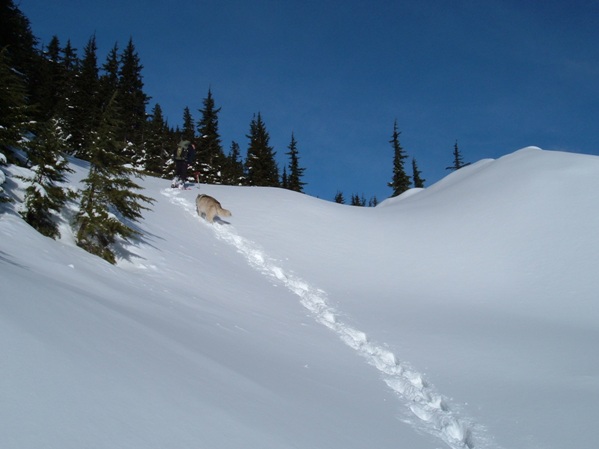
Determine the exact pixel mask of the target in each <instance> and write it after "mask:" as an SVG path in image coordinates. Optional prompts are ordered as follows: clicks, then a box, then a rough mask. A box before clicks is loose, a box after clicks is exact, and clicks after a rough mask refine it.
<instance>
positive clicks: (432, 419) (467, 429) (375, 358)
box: [162, 189, 491, 449]
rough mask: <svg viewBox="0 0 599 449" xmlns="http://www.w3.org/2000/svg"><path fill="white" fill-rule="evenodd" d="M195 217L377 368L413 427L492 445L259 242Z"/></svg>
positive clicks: (456, 448)
mask: <svg viewBox="0 0 599 449" xmlns="http://www.w3.org/2000/svg"><path fill="white" fill-rule="evenodd" d="M179 193H180V191H178V190H173V189H164V190H162V194H163V195H164V196H166V197H168V198H169V199H170V201H171V202H172V203H174V204H176V205H179V206H182V207H183V208H184V209H185V210H186V211H187V212H188V213H189V214H191V215H193V216H197V213H196V208H195V204H192V202H190V201H188V200H187V199H185V198H182V197H179V196H178V195H179ZM199 221H200V222H201V223H203V224H204V225H205V226H209V227H211V228H212V229H213V230H214V234H215V235H216V237H217V238H218V239H220V240H222V241H224V242H226V243H228V244H230V245H232V246H234V247H235V248H236V249H237V251H238V252H239V253H241V254H242V255H243V256H244V257H245V258H246V259H247V262H248V263H249V265H250V266H252V267H253V268H254V269H256V270H257V271H259V272H261V273H262V274H264V275H265V276H268V277H272V278H274V279H276V281H277V282H280V283H281V284H283V285H284V286H285V287H286V288H288V289H289V290H290V291H292V292H293V293H294V294H296V295H297V296H299V298H300V302H301V304H302V305H303V306H304V307H305V308H306V309H308V310H309V311H310V312H311V314H312V315H313V317H314V319H315V320H316V321H317V322H319V323H321V324H323V325H324V326H326V327H328V328H329V329H331V330H333V331H334V332H335V333H336V334H337V335H338V336H339V337H340V338H341V340H342V341H343V342H344V343H345V344H347V345H348V346H349V347H351V348H352V349H354V350H355V351H356V352H357V353H358V354H359V355H360V356H362V357H364V358H365V359H366V360H367V362H368V363H369V364H370V365H372V366H374V367H375V368H376V369H378V370H379V371H380V372H381V373H382V377H383V380H384V382H385V383H386V384H387V386H388V387H389V388H391V390H393V391H394V392H395V393H397V395H398V396H399V397H400V398H401V399H402V402H403V403H404V404H405V405H406V406H407V407H408V409H409V411H410V412H411V416H412V419H409V420H408V422H409V423H410V424H411V425H413V426H414V427H415V428H417V429H418V430H423V431H425V432H427V433H429V434H432V435H434V436H436V437H438V438H440V439H441V440H442V441H444V442H445V443H446V444H447V445H448V446H449V447H450V448H452V449H483V448H489V447H491V446H490V442H489V441H486V440H487V438H485V437H484V435H483V431H482V429H481V428H480V427H479V426H477V425H475V424H474V423H473V422H472V421H471V420H468V419H466V418H464V417H460V416H458V414H457V413H456V412H454V411H452V409H451V408H450V407H449V404H448V400H447V399H446V398H445V397H444V396H442V395H440V394H439V393H438V392H436V391H435V389H434V387H433V386H431V385H430V384H429V383H428V382H427V381H426V380H425V379H424V378H423V376H422V374H420V373H419V372H417V371H415V370H414V369H413V368H411V367H410V366H409V364H408V363H406V362H401V361H399V360H397V358H396V357H395V355H394V354H393V353H392V352H391V351H389V350H388V349H385V348H384V347H382V346H381V345H378V344H375V343H373V342H371V341H369V340H368V337H367V336H366V334H365V333H364V332H361V331H359V330H357V329H354V328H352V327H351V326H348V325H347V324H345V323H343V322H341V321H339V319H338V317H339V315H340V314H339V313H338V312H337V311H336V310H335V309H334V308H333V307H331V306H330V305H329V304H328V302H327V294H326V293H325V292H324V291H322V290H320V289H318V288H315V287H312V286H311V285H310V284H309V283H307V282H305V281H303V280H302V279H300V278H298V277H297V276H295V275H293V274H289V273H286V272H285V271H284V270H283V269H282V268H281V267H280V266H278V265H277V263H276V261H275V260H273V259H271V258H270V257H268V255H266V254H265V253H264V251H263V250H262V249H260V247H259V246H258V245H257V244H255V243H254V242H251V241H250V240H248V239H246V238H244V237H242V236H240V235H239V234H237V232H236V231H235V229H234V228H233V226H231V225H226V226H225V225H221V224H218V223H215V224H213V225H212V224H209V223H208V222H206V221H204V220H202V219H199ZM413 418H416V420H415V419H413Z"/></svg>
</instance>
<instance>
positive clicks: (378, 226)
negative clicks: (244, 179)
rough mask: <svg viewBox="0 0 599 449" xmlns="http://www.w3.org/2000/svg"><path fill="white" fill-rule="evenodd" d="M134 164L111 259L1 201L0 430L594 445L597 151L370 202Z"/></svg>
mask: <svg viewBox="0 0 599 449" xmlns="http://www.w3.org/2000/svg"><path fill="white" fill-rule="evenodd" d="M74 168H75V169H76V170H77V171H76V173H74V174H73V175H72V177H71V178H72V182H73V183H76V182H78V179H81V177H82V176H83V175H84V174H85V165H84V164H81V163H77V164H76V165H74ZM3 169H7V171H9V172H11V171H16V170H21V169H17V168H15V167H8V168H6V167H3ZM143 185H144V187H145V189H146V190H145V191H144V194H147V195H149V196H152V197H153V198H155V199H156V203H155V205H154V206H153V210H152V211H151V212H149V213H147V214H146V217H145V220H144V221H143V222H142V223H140V230H141V231H142V232H143V233H144V237H143V238H142V239H141V240H140V241H138V242H135V243H134V244H132V245H127V246H125V247H123V248H121V249H120V251H119V256H120V259H119V263H118V264H117V265H116V266H112V265H109V264H107V263H105V262H103V261H102V260H100V259H98V258H96V257H93V256H91V255H89V254H87V253H85V252H83V251H82V250H80V249H79V248H77V247H76V246H74V244H73V239H72V235H70V234H69V231H68V226H66V225H63V226H62V227H61V231H62V234H63V237H62V239H61V240H60V241H58V242H56V241H53V240H50V239H48V238H45V237H43V236H41V235H39V234H37V233H36V232H35V231H33V230H32V229H31V228H30V227H29V226H27V225H26V224H25V223H24V222H23V221H22V220H21V219H20V218H19V217H18V215H17V214H16V213H15V211H14V210H13V209H14V207H16V206H15V205H13V206H6V205H5V206H3V207H5V208H8V209H7V210H6V212H5V213H3V214H2V215H0V233H1V236H2V237H1V243H0V266H1V268H0V286H1V287H0V288H1V291H0V295H1V299H0V350H1V354H2V358H1V360H2V361H1V362H0V372H1V373H2V375H1V376H0V447H7V448H32V449H33V448H36V449H37V448H40V447H44V448H61V449H63V448H80V447H86V448H114V447H119V448H139V449H142V448H144V449H147V448H156V449H158V448H165V447H169V448H240V447H255V448H278V449H280V448H315V447H320V448H331V449H334V448H343V449H348V448H366V447H377V448H411V449H420V448H422V449H424V448H429V449H432V448H440V447H451V448H505V449H507V448H516V447H519V448H525V447H526V448H547V449H558V448H559V449H562V448H564V447H593V446H594V445H596V443H597V438H596V435H595V432H594V423H595V421H596V419H597V417H598V416H599V413H598V412H597V411H596V402H597V400H598V399H599V359H598V357H597V355H596V348H595V346H596V342H597V341H599V304H598V301H597V298H596V292H597V291H598V290H599V280H598V279H597V276H596V267H597V266H598V262H599V236H598V233H597V229H599V213H598V212H597V211H598V210H599V195H597V192H599V158H598V157H595V156H583V155H577V154H568V153H561V152H549V151H543V150H539V149H537V148H526V149H523V150H520V151H517V152H515V153H513V154H509V155H507V156H505V157H503V158H501V159H498V160H484V161H480V162H478V163H477V164H473V165H471V166H468V167H465V168H463V169H461V170H459V171H457V172H455V173H452V174H451V175H449V176H447V177H446V178H445V179H443V180H442V181H440V182H439V183H437V184H435V185H433V186H431V187H429V188H427V189H423V190H414V191H410V192H407V193H406V194H404V195H402V196H400V197H398V198H393V199H389V200H386V201H384V202H383V203H381V204H380V205H379V206H378V207H376V208H357V207H351V206H342V205H338V204H334V203H330V202H326V201H322V200H318V199H315V198H311V197H308V196H305V195H301V194H297V193H293V192H289V191H284V190H280V189H270V188H248V187H245V188H242V187H224V186H208V185H202V186H199V188H200V190H198V188H197V187H198V186H194V188H193V189H192V190H173V189H169V188H167V187H168V181H165V180H159V179H150V178H147V179H146V180H145V181H144V182H143ZM4 187H5V190H6V191H7V192H9V193H10V194H11V195H13V197H15V198H17V199H18V198H19V197H22V186H20V185H19V183H18V181H15V180H14V179H13V178H10V177H9V178H8V180H7V183H6V184H5V186H4ZM199 192H202V193H207V194H209V195H212V196H214V197H216V198H217V199H218V200H219V201H220V202H221V203H222V204H223V206H224V207H226V208H227V209H230V210H231V211H232V213H233V216H232V217H228V218H226V221H223V220H221V221H220V222H217V223H216V224H214V225H209V224H207V223H206V222H203V221H201V220H199V219H198V217H197V216H196V214H195V205H194V200H195V196H196V195H197V194H198V193H199ZM11 207H12V208H13V209H11ZM71 212H72V211H71Z"/></svg>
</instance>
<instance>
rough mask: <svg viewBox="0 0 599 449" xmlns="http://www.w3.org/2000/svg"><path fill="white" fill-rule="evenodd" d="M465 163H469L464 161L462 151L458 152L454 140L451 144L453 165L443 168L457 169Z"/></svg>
mask: <svg viewBox="0 0 599 449" xmlns="http://www.w3.org/2000/svg"><path fill="white" fill-rule="evenodd" d="M466 165H470V162H466V163H464V159H463V158H462V153H460V148H459V147H458V141H457V140H456V141H455V144H454V146H453V165H450V166H449V167H445V170H459V169H460V168H462V167H465V166H466Z"/></svg>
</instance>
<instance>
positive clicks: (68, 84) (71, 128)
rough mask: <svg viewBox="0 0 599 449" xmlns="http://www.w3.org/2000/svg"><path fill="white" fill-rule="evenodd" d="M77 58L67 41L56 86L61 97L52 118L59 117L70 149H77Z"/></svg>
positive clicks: (69, 42) (74, 50) (75, 52)
mask: <svg viewBox="0 0 599 449" xmlns="http://www.w3.org/2000/svg"><path fill="white" fill-rule="evenodd" d="M79 65H80V64H79V58H78V57H77V50H76V49H75V48H74V47H73V46H72V45H71V41H70V40H68V41H67V44H66V46H65V47H64V48H63V49H62V58H61V59H60V66H61V76H62V82H61V84H60V85H59V86H57V90H59V91H60V93H61V95H60V97H59V98H58V102H57V104H56V106H55V108H54V116H56V117H59V118H60V119H61V120H62V122H63V126H64V131H65V135H67V136H68V137H67V139H68V141H69V145H70V146H71V148H75V147H77V144H76V143H75V142H76V139H77V137H76V136H78V129H77V113H76V106H75V97H74V94H73V93H74V92H75V91H76V89H77V77H78V76H79Z"/></svg>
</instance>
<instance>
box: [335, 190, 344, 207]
mask: <svg viewBox="0 0 599 449" xmlns="http://www.w3.org/2000/svg"><path fill="white" fill-rule="evenodd" d="M335 202H336V203H339V204H345V197H344V196H343V193H342V192H341V191H339V190H338V191H337V193H336V194H335Z"/></svg>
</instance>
